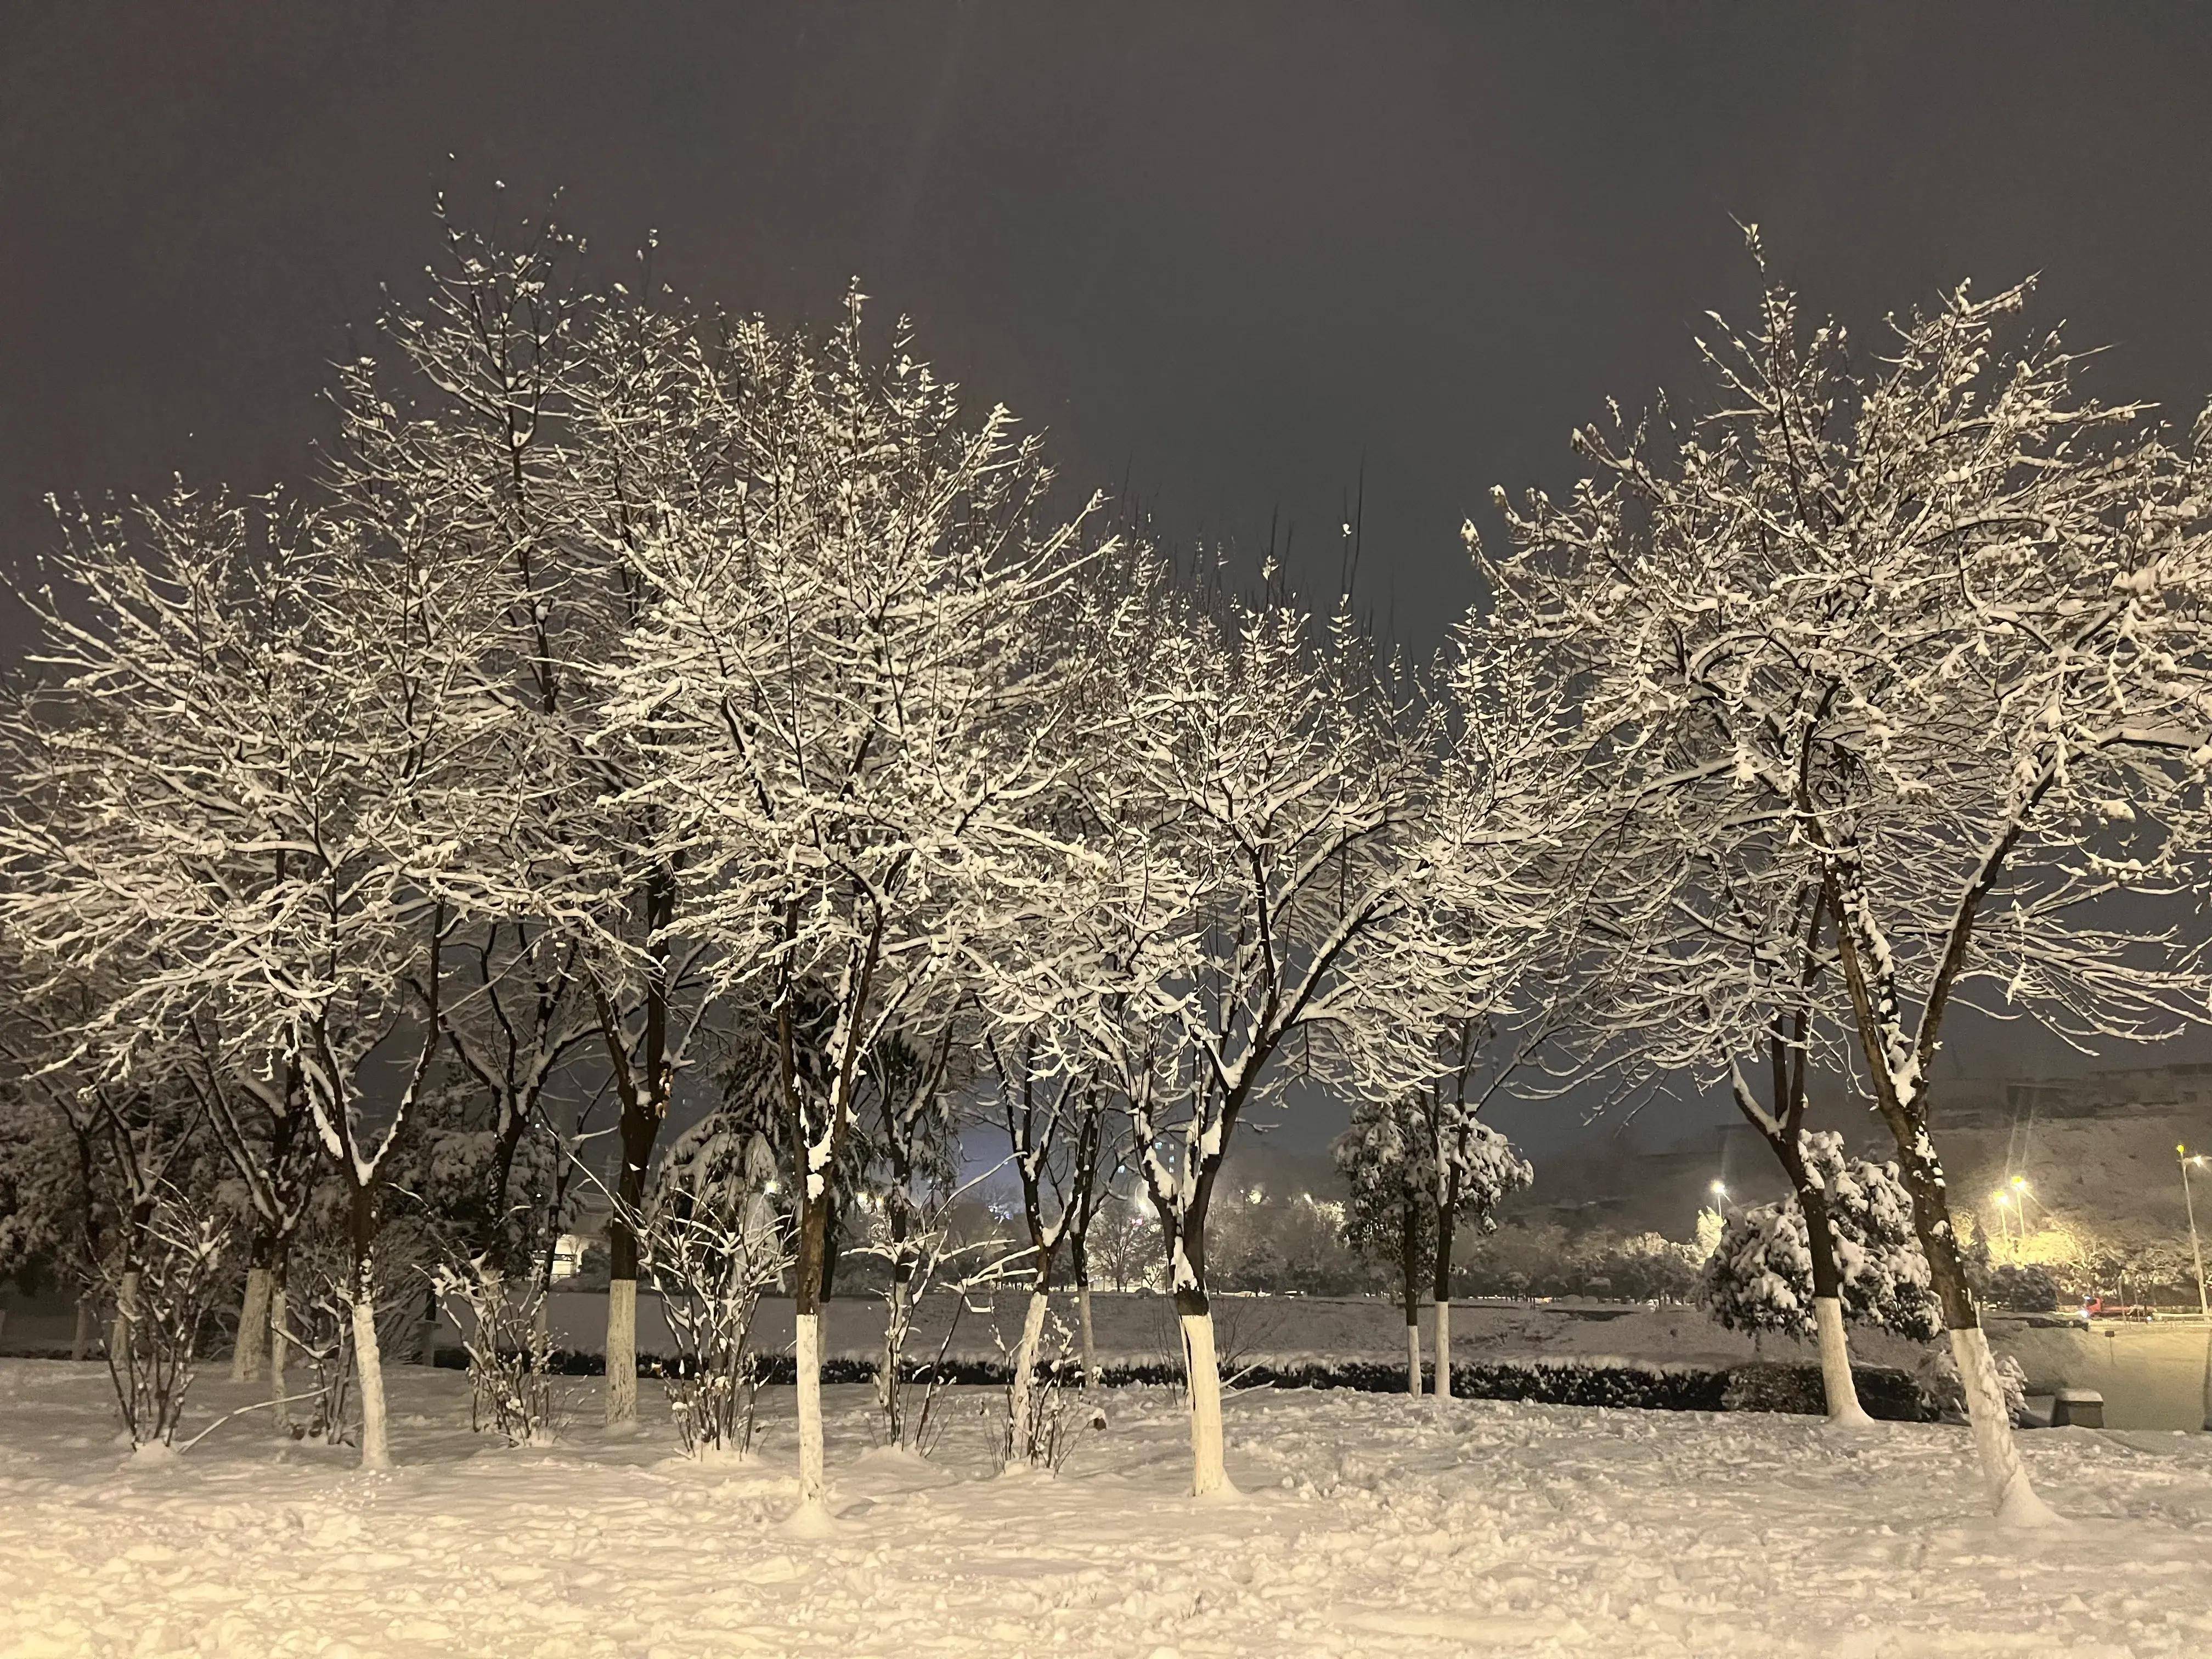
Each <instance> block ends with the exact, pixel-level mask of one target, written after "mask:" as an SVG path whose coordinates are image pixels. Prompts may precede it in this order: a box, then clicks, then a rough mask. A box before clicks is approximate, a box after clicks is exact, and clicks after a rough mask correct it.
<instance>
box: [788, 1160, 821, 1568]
mask: <svg viewBox="0 0 2212 1659" xmlns="http://www.w3.org/2000/svg"><path fill="white" fill-rule="evenodd" d="M799 1167H800V1168H801V1169H802V1170H804V1169H805V1163H804V1162H803V1161H802V1162H801V1164H800V1165H799ZM824 1180H825V1185H826V1176H825V1178H824ZM800 1190H801V1197H800V1200H799V1261H798V1283H797V1284H796V1285H794V1286H793V1294H792V1311H793V1318H794V1320H795V1322H796V1323H797V1325H798V1341H797V1344H796V1346H794V1348H793V1356H792V1357H793V1363H794V1364H795V1365H796V1367H797V1369H798V1383H799V1515H798V1516H794V1517H793V1518H794V1519H798V1520H799V1521H800V1522H801V1524H802V1525H807V1524H811V1523H813V1522H818V1521H820V1520H823V1519H826V1518H827V1516H828V1514H829V1460H828V1457H827V1455H826V1452H825V1450H824V1447H823V1422H822V1308H823V1295H822V1282H823V1271H822V1270H823V1256H824V1255H825V1254H826V1253H827V1247H828V1244H829V1194H828V1193H827V1192H826V1191H825V1192H823V1193H822V1194H810V1193H808V1192H806V1190H805V1181H804V1177H802V1185H801V1189H800Z"/></svg>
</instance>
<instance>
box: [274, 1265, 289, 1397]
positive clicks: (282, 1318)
mask: <svg viewBox="0 0 2212 1659" xmlns="http://www.w3.org/2000/svg"><path fill="white" fill-rule="evenodd" d="M285 1277H286V1275H285V1273H284V1270H283V1268H282V1267H278V1268H276V1269H274V1270H273V1271H272V1272H271V1273H270V1279H269V1400H270V1407H269V1409H270V1411H272V1412H274V1413H276V1425H277V1426H278V1427H279V1428H283V1427H286V1426H288V1425H289V1424H290V1423H291V1421H292V1408H291V1407H289V1406H288V1405H286V1404H285V1403H284V1400H285V1389H284V1371H285V1368H286V1366H287V1365H288V1364H289V1363H290V1361H291V1358H292V1344H291V1340H290V1338H289V1332H290V1330H291V1326H290V1325H289V1324H288V1323H286V1319H287V1317H288V1316H289V1309H288V1308H287V1307H286V1306H285V1297H284V1280H285Z"/></svg>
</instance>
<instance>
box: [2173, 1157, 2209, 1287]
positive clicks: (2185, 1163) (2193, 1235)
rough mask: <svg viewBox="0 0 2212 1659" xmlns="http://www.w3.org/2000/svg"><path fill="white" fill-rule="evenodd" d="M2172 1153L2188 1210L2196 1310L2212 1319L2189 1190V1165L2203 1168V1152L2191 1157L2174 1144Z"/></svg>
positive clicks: (2193, 1204) (2182, 1198)
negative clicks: (2195, 1264) (2194, 1277)
mask: <svg viewBox="0 0 2212 1659" xmlns="http://www.w3.org/2000/svg"><path fill="white" fill-rule="evenodd" d="M2173 1155H2174V1157H2175V1158H2179V1160H2180V1162H2181V1202H2182V1205H2183V1206H2184V1207H2185V1209H2187V1210H2188V1212H2189V1254H2190V1255H2191V1256H2192V1257H2194V1258H2195V1259H2196V1262H2197V1314H2198V1316H2200V1317H2202V1318H2204V1319H2207V1320H2212V1306H2208V1305H2207V1304H2206V1303H2205V1299H2204V1248H2203V1245H2201V1244H2199V1243H2197V1200H2196V1199H2195V1198H2194V1197H2193V1196H2191V1193H2190V1191H2189V1166H2190V1165H2191V1164H2195V1165H2196V1166H2197V1168H2198V1169H2200V1170H2201V1169H2203V1167H2204V1154H2203V1153H2202V1152H2199V1153H2197V1155H2196V1156H2195V1157H2194V1158H2191V1156H2190V1154H2189V1148H2188V1147H2186V1146H2176V1147H2175V1148H2174V1149H2173Z"/></svg>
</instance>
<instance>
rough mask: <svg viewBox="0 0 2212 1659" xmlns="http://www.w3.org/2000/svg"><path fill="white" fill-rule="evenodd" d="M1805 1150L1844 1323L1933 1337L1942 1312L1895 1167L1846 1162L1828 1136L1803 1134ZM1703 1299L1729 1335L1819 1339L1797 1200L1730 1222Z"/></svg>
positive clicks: (1839, 1142)
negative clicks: (1831, 1247) (1824, 1206)
mask: <svg viewBox="0 0 2212 1659" xmlns="http://www.w3.org/2000/svg"><path fill="white" fill-rule="evenodd" d="M1803 1146H1804V1152H1805V1164H1806V1168H1807V1170H1808V1171H1809V1172H1810V1173H1811V1174H1812V1175H1813V1176H1814V1179H1816V1180H1818V1181H1819V1182H1820V1184H1821V1187H1822V1188H1823V1189H1824V1190H1825V1191H1826V1194H1827V1199H1828V1218H1829V1224H1830V1226H1831V1228H1832V1233H1833V1237H1834V1238H1835V1241H1836V1266H1837V1268H1838V1272H1839V1273H1840V1274H1841V1276H1842V1281H1843V1282H1842V1286H1841V1289H1842V1297H1841V1300H1842V1302H1843V1306H1844V1318H1845V1319H1847V1320H1850V1321H1851V1322H1854V1323H1856V1324H1862V1325H1874V1326H1879V1327H1880V1328H1882V1329H1884V1330H1887V1331H1893V1332H1895V1333H1896V1334H1898V1335H1899V1336H1904V1337H1910V1338H1912V1339H1913V1340H1917V1341H1923V1342H1925V1341H1932V1340H1934V1339H1935V1337H1936V1333H1937V1332H1938V1331H1939V1330H1940V1329H1941V1328H1942V1319H1941V1310H1940V1308H1939V1307H1938V1305H1937V1304H1936V1297H1935V1295H1934V1293H1933V1291H1930V1290H1929V1277H1928V1261H1927V1258H1926V1257H1925V1256H1923V1255H1922V1254H1921V1250H1920V1244H1919V1241H1918V1238H1917V1236H1916V1235H1915V1233H1914V1231H1913V1223H1912V1199H1911V1194H1908V1193H1907V1192H1906V1191H1905V1183H1904V1182H1903V1181H1902V1180H1901V1179H1899V1174H1898V1169H1897V1165H1896V1164H1876V1163H1875V1162H1874V1161H1872V1160H1871V1159H1869V1158H1848V1159H1847V1158H1844V1150H1843V1137H1842V1136H1841V1135H1838V1134H1834V1133H1828V1132H1826V1131H1815V1132H1813V1133H1808V1134H1807V1135H1806V1136H1804V1138H1803ZM1698 1300H1699V1304H1701V1305H1702V1306H1704V1307H1705V1308H1706V1309H1707V1310H1710V1311H1711V1314H1712V1316H1713V1317H1714V1318H1715V1319H1717V1320H1718V1321H1719V1322H1721V1323H1722V1324H1723V1325H1724V1326H1726V1327H1728V1328H1729V1329H1730V1330H1737V1331H1773V1332H1776V1333H1778V1334H1782V1335H1785V1336H1793V1337H1796V1338H1799V1339H1801V1340H1811V1339H1812V1338H1813V1336H1814V1334H1815V1332H1814V1316H1813V1258H1812V1253H1811V1251H1810V1250H1809V1249H1808V1248H1807V1245H1806V1235H1805V1215H1804V1212H1803V1210H1802V1209H1801V1208H1800V1207H1799V1206H1798V1204H1797V1201H1796V1199H1795V1198H1791V1199H1789V1200H1784V1202H1782V1203H1779V1204H1765V1205H1760V1206H1758V1207H1756V1208H1754V1209H1750V1210H1747V1211H1745V1212H1742V1213H1741V1215H1737V1216H1735V1217H1733V1218H1730V1219H1729V1223H1728V1225H1726V1227H1724V1228H1723V1230H1722V1233H1721V1242H1720V1244H1719V1247H1718V1248H1717V1249H1715V1250H1714V1252H1713V1254H1712V1256H1711V1259H1710V1260H1709V1261H1707V1262H1706V1263H1705V1273H1704V1274H1703V1276H1702V1277H1701V1278H1700V1279H1699V1284H1698Z"/></svg>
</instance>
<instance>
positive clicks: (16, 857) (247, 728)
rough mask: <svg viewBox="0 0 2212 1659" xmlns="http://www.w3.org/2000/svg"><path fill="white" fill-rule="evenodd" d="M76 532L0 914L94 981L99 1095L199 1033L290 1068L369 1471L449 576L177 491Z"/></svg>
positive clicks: (459, 629)
mask: <svg viewBox="0 0 2212 1659" xmlns="http://www.w3.org/2000/svg"><path fill="white" fill-rule="evenodd" d="M133 520H135V532H134V530H133V528H132V521H133ZM72 532H73V533H72V534H71V536H70V540H69V542H68V544H66V546H65V548H64V551H63V553H62V554H61V555H60V556H58V558H57V559H56V560H55V561H53V562H52V574H53V576H54V578H55V579H56V580H54V581H53V582H52V584H51V585H49V586H46V587H44V588H42V589H40V591H39V592H38V593H37V594H35V595H34V596H33V609H34V611H35V612H36V615H37V618H38V622H39V623H40V629H41V632H42V639H41V641H40V646H39V647H38V649H37V651H36V653H34V658H33V660H34V662H36V663H37V664H38V665H39V666H40V668H42V669H43V670H44V671H46V673H47V674H48V675H49V676H50V677H51V678H50V684H52V686H53V688H54V689H53V690H52V691H51V692H50V693H49V694H48V697H49V700H50V701H51V702H54V703H55V704H56V705H57V708H56V709H55V712H54V713H53V714H52V718H49V719H46V720H44V721H43V722H42V723H40V725H39V726H38V727H37V729H36V731H35V732H34V733H33V734H32V735H33V737H34V738H35V741H36V744H37V750H36V753H37V759H36V763H35V764H36V766H37V768H38V772H37V777H38V786H37V792H38V793H39V794H40V797H41V798H42V799H43V800H44V801H45V802H46V803H48V805H47V807H46V810H44V811H38V812H17V813H15V814H14V815H12V816H11V817H10V819H9V823H7V825H6V829H5V839H6V843H7V848H8V851H9V855H10V866H11V872H12V873H13V875H14V877H15V880H14V882H13V884H12V885H11V890H10V892H9V899H8V911H9V920H10V921H11V923H12V924H13V926H14V927H15V931H16V933H17V936H18V937H19V938H20V939H22V940H23V941H25V943H26V945H27V949H28V950H29V951H32V952H33V953H35V954H37V955H39V956H40V957H42V958H43V959H45V960H47V961H62V960H64V959H67V960H69V961H70V962H71V963H73V966H72V967H71V969H70V971H72V972H103V973H106V974H109V975H112V978H113V981H114V984H115V987H116V990H115V994H112V996H108V997H106V998H104V999H103V1000H101V1003H100V1015H99V1021H98V1031H97V1033H96V1034H95V1037H96V1047H97V1050H98V1052H99V1053H100V1054H101V1055H102V1056H103V1057H104V1063H105V1065H106V1069H107V1072H108V1073H109V1075H111V1076H112V1077H113V1078H114V1079H118V1082H119V1083H121V1084H124V1085H132V1084H134V1083H135V1082H136V1081H137V1080H143V1079H152V1078H155V1077H158V1076H160V1075H161V1073H162V1072H163V1071H164V1070H165V1069H166V1068H167V1066H169V1065H170V1064H171V1057H172V1055H173V1050H174V1046H175V1045H174V1043H173V1042H172V1041H168V1040H164V1039H167V1038H170V1037H172V1036H181V1034H182V1033H183V1032H184V1030H185V1029H186V1028H187V1027H188V1026H189V1024H191V1021H193V1020H194V1019H195V1018H204V1017H205V1018H215V1019H217V1020H219V1021H220V1022H221V1023H222V1029H223V1030H224V1031H225V1033H226V1036H227V1037H228V1040H229V1041H230V1042H234V1043H236V1044H237V1045H238V1046H239V1048H240V1052H244V1053H250V1054H274V1055H281V1056H283V1058H284V1059H285V1060H287V1061H288V1062H290V1063H295V1064H296V1065H297V1066H298V1068H299V1073H300V1076H301V1084H302V1091H303V1093H304V1097H305V1099H306V1103H307V1109H308V1111H309V1113H310V1114H311V1115H312V1117H313V1122H314V1125H315V1128H316V1131H317V1136H318V1139H319V1141H320V1143H321V1145H322V1147H323V1150H324V1152H325V1154H326V1155H327V1156H328V1157H329V1158H330V1159H331V1162H332V1163H333V1164H335V1165H336V1167H337V1173H338V1175H339V1176H340V1178H341V1180H342V1181H343V1183H344V1186H345V1188H346V1190H347V1192H348V1193H349V1202H350V1210H351V1218H352V1219H351V1237H352V1240H353V1249H354V1254H355V1260H356V1273H355V1287H356V1292H357V1298H358V1305H357V1308H356V1317H355V1320H354V1331H355V1337H356V1342H357V1343H358V1345H359V1346H360V1348H361V1353H360V1368H361V1380H362V1405H363V1410H364V1429H363V1433H362V1460H363V1462H364V1463H366V1464H368V1465H370V1466H372V1467H374V1466H378V1465H380V1464H382V1463H383V1462H386V1460H387V1459H388V1455H389V1452H388V1447H387V1443H386V1432H385V1425H384V1415H383V1397H382V1389H381V1379H380V1370H379V1365H378V1356H377V1354H376V1352H375V1346H374V1332H375V1310H374V1302H373V1285H374V1263H373V1256H374V1249H375V1245H376V1237H377V1231H378V1225H379V1224H378V1207H379V1199H380V1192H379V1188H380V1182H381V1177H382V1170H383V1164H384V1160H385V1158H386V1155H387V1154H388V1153H389V1152H390V1151H391V1148H392V1146H393V1144H394V1142H395V1139H396V1137H397V1136H398V1132H399V1130H400V1128H401V1127H402V1125H404V1122H405V1121H406V1118H407V1115H408V1113H409V1111H410V1109H411V1106H412V1103H413V1102H414V1100H415V1099H416V1097H417V1095H418V1094H419V1092H420V1091H421V1088H422V1083H423V1081H424V1079H425V1078H426V1077H427V1075H428V1070H429V1066H430V1062H431V1060H432V1058H433V1056H434V1054H435V1018H428V1019H425V1018H421V1017H419V1015H418V1012H417V1011H416V1010H415V1009H414V1008H412V1007H411V1006H410V998H409V997H408V995H407V993H406V991H405V989H404V985H405V979H404V975H405V974H406V972H407V971H408V969H409V968H410V966H412V965H413V964H414V963H418V962H422V961H425V960H428V962H429V963H431V964H432V968H431V970H430V972H429V975H428V980H429V982H430V983H432V984H434V985H435V983H436V982H437V979H438V975H437V972H436V969H435V963H436V961H437V957H438V953H439V951H440V950H441V947H442V945H443V944H444V941H445V939H446V936H447V930H448V928H449V927H450V917H449V913H448V912H447V910H446V908H445V907H444V906H443V905H442V904H441V903H440V902H437V901H436V900H435V897H433V896H431V895H429V894H428V893H427V892H426V891H425V890H424V889H423V887H422V884H420V883H419V882H418V881H416V879H415V878H414V876H413V872H412V870H411V868H410V860H409V858H408V856H407V854H408V851H409V849H410V848H413V847H415V846H416V845H418V844H420V842H421V839H422V829H423V813H422V806H423V804H424V802H425V801H426V800H428V799H433V798H434V797H435V794H436V792H437V791H438V790H439V789H440V788H441V786H442V785H443V784H444V783H445V782H446V781H447V780H448V779H449V778H451V777H452V776H453V775H455V773H456V772H457V771H462V770H465V769H466V767H467V765H468V763H469V762H470V761H471V760H472V759H473V758H475V756H474V753H473V751H474V750H475V749H476V747H477V741H478V738H479V733H480V728H479V726H477V723H476V722H474V721H473V720H471V718H470V714H471V710H470V708H469V706H468V704H467V702H466V700H465V698H464V697H462V696H459V691H458V688H459V683H460V682H461V681H462V679H463V678H464V677H465V668H466V665H468V664H469V662H470V660H471V657H472V655H473V654H474V645H475V641H474V639H473V638H472V635H471V624H472V623H473V622H474V620H475V617H476V612H475V609H474V600H475V599H476V595H475V594H474V592H472V591H471V586H470V582H469V572H468V571H467V570H466V569H465V568H458V569H457V568H453V567H451V566H449V565H447V564H445V563H442V562H441V561H440V560H439V559H438V557H437V556H435V550H431V549H428V548H426V547H424V546H422V545H421V544H417V543H415V542H413V541H410V540H405V539H393V540H385V539H380V538H376V537H374V535H373V534H371V533H369V532H368V530H365V529H362V528H361V527H357V526H349V525H347V524H344V523H343V522H338V521H335V520H322V519H319V518H316V517H313V516H312V515H295V514H289V513H279V512H272V513H267V514H262V515H255V514H253V513H249V512H248V510H247V509H246V507H242V506H240V505H237V504H234V503H232V502H230V501H228V500H225V499H222V498H219V497H218V498H213V499H208V498H200V497H196V496H194V495H191V494H190V493H189V492H186V491H184V490H183V489H179V491H177V492H176V493H174V494H173V495H171V496H170V497H168V498H167V499H166V500H164V501H160V502H150V503H140V504H137V507H136V508H135V510H134V513H133V514H132V515H131V519H129V520H126V518H125V517H124V516H123V515H107V516H101V517H94V516H92V515H81V516H80V517H79V518H78V519H77V520H76V522H75V524H74V526H72ZM63 803H66V807H67V810H66V811H64V810H61V804H63ZM433 1014H434V1015H435V1011H433ZM394 1073H397V1074H398V1076H399V1077H400V1078H402V1079H404V1081H403V1082H402V1083H401V1084H400V1085H399V1087H398V1090H397V1091H396V1096H397V1097H396V1098H394V1097H393V1093H392V1091H387V1090H386V1089H385V1088H384V1087H383V1080H384V1079H388V1078H389V1077H391V1076H392V1075H393V1074H394Z"/></svg>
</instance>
